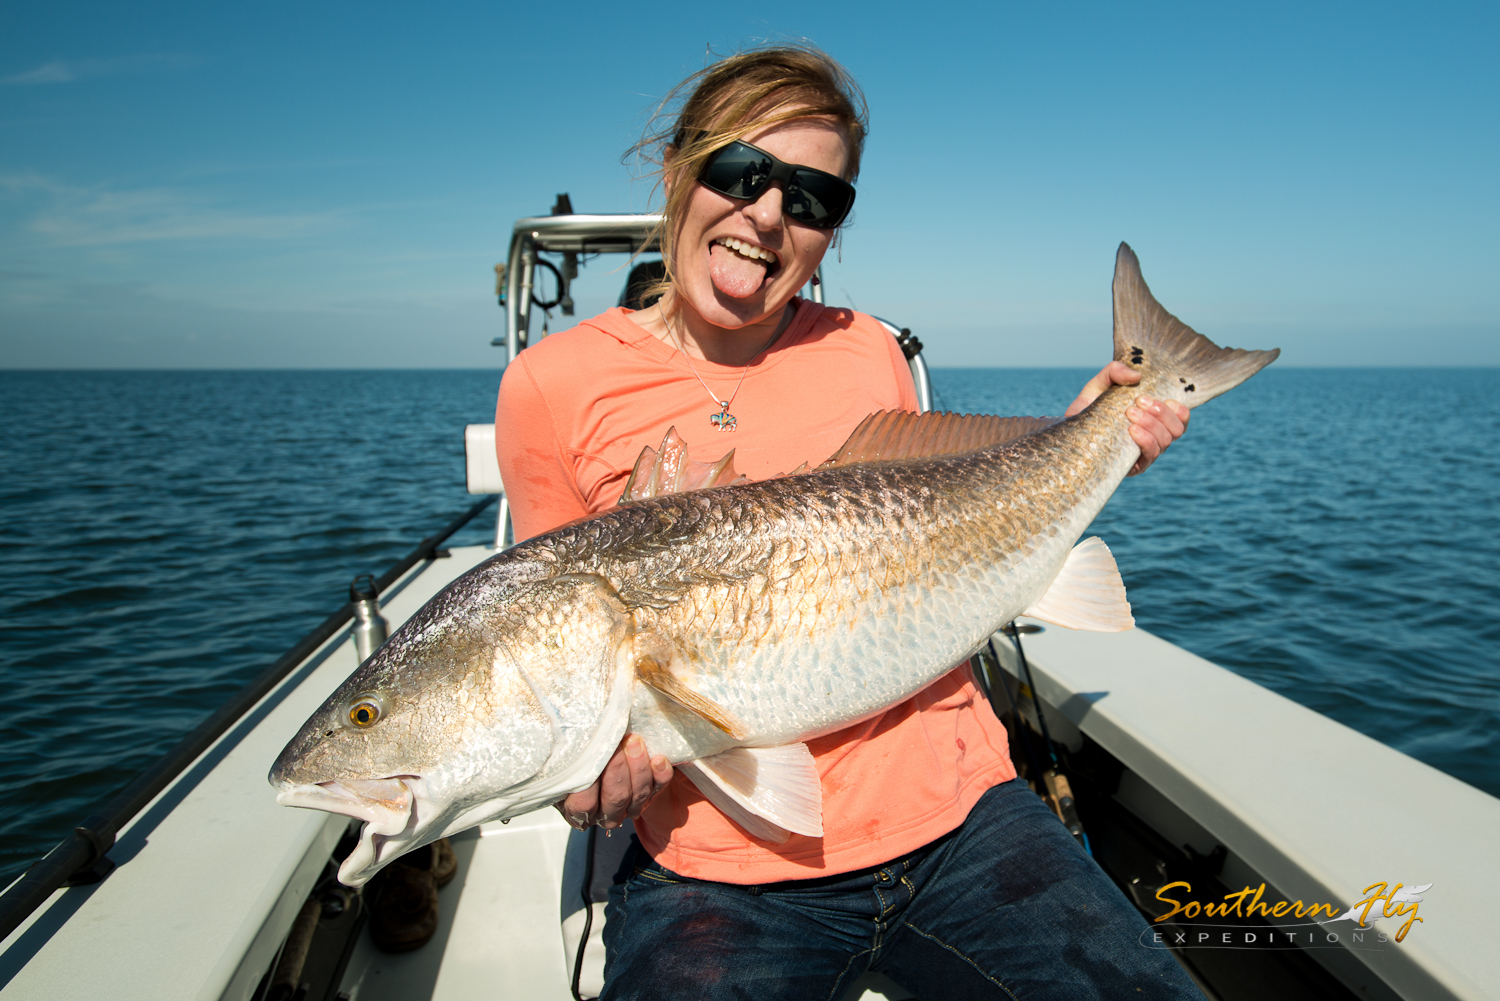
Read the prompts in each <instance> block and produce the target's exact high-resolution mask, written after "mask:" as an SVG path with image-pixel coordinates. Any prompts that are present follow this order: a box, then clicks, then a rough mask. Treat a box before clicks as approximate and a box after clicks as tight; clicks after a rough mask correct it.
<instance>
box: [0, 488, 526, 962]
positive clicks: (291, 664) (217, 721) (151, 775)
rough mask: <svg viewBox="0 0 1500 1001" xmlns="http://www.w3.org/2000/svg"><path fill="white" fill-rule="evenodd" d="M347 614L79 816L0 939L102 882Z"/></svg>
mask: <svg viewBox="0 0 1500 1001" xmlns="http://www.w3.org/2000/svg"><path fill="white" fill-rule="evenodd" d="M496 496H498V495H495V494H491V495H490V496H488V497H486V498H484V499H483V500H481V501H479V502H478V503H476V504H474V505H473V506H472V507H470V508H469V509H468V510H467V511H465V512H464V513H463V514H461V515H459V516H458V517H457V518H454V519H453V520H452V521H450V522H449V523H448V524H447V525H445V526H444V527H443V528H442V529H441V530H440V531H439V532H438V533H437V534H436V535H429V536H428V537H427V538H425V539H423V540H422V541H421V543H420V544H419V545H418V546H417V548H415V549H413V550H412V551H411V552H409V553H407V554H406V556H405V557H404V558H403V559H402V560H401V561H400V562H398V563H396V565H395V566H393V567H391V568H390V569H389V570H387V571H386V572H385V573H383V574H381V575H380V576H379V577H377V578H375V590H376V591H377V592H379V591H384V590H386V589H387V588H389V587H390V586H391V585H392V584H394V583H396V581H398V580H400V579H401V577H402V576H403V575H404V574H405V573H406V572H407V571H408V570H410V569H411V568H412V567H414V566H416V565H417V564H418V563H420V562H422V561H423V560H429V559H437V558H439V557H442V556H447V555H448V554H447V552H446V551H445V550H442V549H440V548H439V547H440V546H441V545H442V544H443V543H444V542H446V541H448V539H449V538H450V537H451V536H452V535H453V533H455V532H457V531H458V530H459V529H460V528H463V527H464V526H465V525H467V524H468V523H469V521H470V520H472V519H473V517H474V516H475V515H477V514H478V513H479V512H481V511H483V510H484V509H485V508H487V507H489V506H490V505H491V504H493V503H494V502H495V498H496ZM353 615H354V602H353V601H350V602H346V603H345V604H344V606H343V607H342V608H340V609H339V610H338V611H336V612H334V613H333V614H332V615H330V616H328V618H326V619H324V620H323V621H322V623H321V624H319V626H318V627H317V628H316V629H314V630H313V631H312V632H310V633H308V634H307V635H306V636H304V637H303V638H302V639H301V641H300V642H298V643H297V645H296V646H294V647H292V648H291V649H290V650H288V651H287V652H286V653H285V654H283V655H282V656H281V658H280V659H279V660H277V661H276V662H275V663H274V664H272V665H271V666H270V667H268V668H266V669H265V670H264V671H262V672H261V673H260V675H258V676H257V677H256V678H255V679H254V680H253V681H251V682H250V684H248V685H246V686H245V687H244V688H243V689H241V691H240V693H239V694H238V695H236V696H235V697H234V698H232V699H230V700H229V701H228V702H226V703H224V705H222V706H220V707H219V709H218V710H217V711H216V712H215V713H214V714H213V715H212V716H210V717H209V718H208V719H206V720H204V721H203V722H202V723H200V724H199V725H198V727H197V728H196V729H194V730H193V731H192V732H191V733H189V734H188V735H187V736H185V737H183V738H182V740H180V741H178V742H177V746H175V747H173V748H172V749H171V750H170V751H168V752H167V753H166V754H164V755H162V757H161V758H159V759H158V760H157V762H156V764H154V765H152V766H151V767H150V768H148V769H146V770H145V771H144V772H142V773H141V774H140V775H138V776H136V778H135V780H134V781H133V782H131V783H130V785H128V786H126V787H125V788H124V789H122V790H121V791H120V792H118V793H116V794H115V796H114V798H112V799H111V800H110V801H109V802H108V803H106V804H105V805H104V807H103V808H102V809H100V811H99V812H98V813H91V814H89V815H88V816H87V817H85V818H84V819H83V822H82V823H80V824H79V825H78V826H76V827H74V828H73V832H72V833H71V834H69V835H68V836H67V837H66V838H64V839H63V840H62V841H61V842H60V843H59V844H58V845H57V847H56V848H53V849H52V850H51V851H50V852H48V853H47V854H46V855H45V856H43V857H42V859H41V860H40V861H38V862H37V863H36V864H34V865H33V866H32V867H31V868H30V869H28V870H26V872H25V873H23V874H22V875H21V878H20V879H18V880H16V881H15V883H13V884H11V887H10V889H8V890H6V891H5V894H4V895H3V896H0V940H4V939H5V938H6V937H7V936H9V935H10V933H11V932H13V931H15V930H16V929H17V928H18V927H20V925H21V922H23V921H25V920H26V919H27V918H28V917H29V916H30V915H31V913H32V912H33V911H35V910H36V909H37V908H38V907H40V906H42V904H44V903H45V902H46V901H47V898H48V897H50V896H52V893H53V891H55V890H58V889H60V888H61V887H64V886H86V885H88V884H90V883H97V882H99V881H100V880H102V879H104V878H105V877H106V876H108V875H109V874H110V872H112V871H113V870H114V867H115V863H114V861H113V860H112V859H110V858H109V857H108V854H107V853H108V852H109V850H110V849H111V848H113V847H114V844H115V835H117V834H119V832H120V829H121V828H122V827H124V826H125V825H126V824H128V823H129V822H130V821H131V819H132V818H134V817H135V816H136V815H137V814H138V813H140V812H141V811H142V810H144V809H145V808H146V806H147V804H149V803H150V802H151V801H152V800H153V799H155V798H156V795H157V793H159V792H161V791H162V790H163V789H165V788H166V787H167V786H168V785H170V784H171V782H172V780H173V779H175V778H176V777H177V776H178V775H180V774H181V773H182V772H183V771H184V770H185V769H186V768H187V767H188V766H189V765H191V764H192V763H193V762H194V761H196V760H197V759H198V756H199V755H201V754H202V753H203V752H204V751H206V750H208V749H209V747H211V746H212V745H213V743H214V742H215V741H216V740H218V739H219V737H221V736H222V735H223V734H224V732H225V731H226V730H228V729H229V728H230V727H231V726H233V725H234V724H235V723H236V722H237V721H238V720H239V719H240V717H242V716H244V715H245V714H246V713H247V712H249V711H250V710H251V709H252V708H254V707H255V705H256V704H257V703H259V702H260V700H261V699H262V698H264V697H265V696H266V695H267V694H268V693H270V692H271V691H272V690H273V689H274V688H276V686H277V685H279V684H280V683H281V681H282V680H283V679H284V678H285V677H286V676H287V675H288V674H290V673H291V672H292V670H293V669H295V668H296V667H297V666H298V665H299V664H301V663H302V662H303V661H305V660H306V659H307V658H308V657H310V656H311V655H312V654H313V652H314V651H316V650H317V649H318V648H319V647H321V646H322V645H323V644H324V643H325V642H327V641H328V639H329V638H330V637H332V636H333V635H334V634H335V633H337V632H338V631H339V630H340V629H342V628H343V627H344V624H345V623H347V622H348V621H349V620H350V619H351V618H352V617H353Z"/></svg>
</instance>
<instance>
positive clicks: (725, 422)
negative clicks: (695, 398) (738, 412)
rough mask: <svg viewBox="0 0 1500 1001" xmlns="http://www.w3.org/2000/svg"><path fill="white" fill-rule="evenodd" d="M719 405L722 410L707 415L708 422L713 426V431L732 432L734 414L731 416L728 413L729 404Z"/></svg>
mask: <svg viewBox="0 0 1500 1001" xmlns="http://www.w3.org/2000/svg"><path fill="white" fill-rule="evenodd" d="M719 405H720V406H721V407H723V408H724V409H723V410H721V411H720V412H719V413H717V414H709V415H708V422H709V423H710V424H712V425H713V426H714V429H715V430H718V431H733V430H734V425H735V423H736V421H735V419H734V414H731V413H730V412H729V404H727V403H721V404H719Z"/></svg>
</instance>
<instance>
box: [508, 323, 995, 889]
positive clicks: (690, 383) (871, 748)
mask: <svg viewBox="0 0 1500 1001" xmlns="http://www.w3.org/2000/svg"><path fill="white" fill-rule="evenodd" d="M693 364H694V366H695V367H696V369H697V371H698V373H699V374H700V375H701V376H702V377H703V379H704V380H705V381H706V382H707V383H708V386H709V387H711V388H712V389H713V391H714V392H715V393H716V394H719V395H720V396H721V397H724V396H728V395H729V394H730V393H733V392H734V387H735V384H736V382H737V381H738V380H739V379H740V375H741V372H742V371H744V382H743V384H741V385H740V388H739V392H738V393H737V394H736V395H735V397H734V404H733V406H732V407H731V408H730V410H731V413H733V414H734V415H735V417H736V419H737V421H738V425H737V429H736V431H735V432H734V433H733V434H724V433H720V432H718V431H717V430H716V429H715V428H714V427H713V426H712V425H710V423H709V420H708V417H709V415H710V414H712V413H716V412H717V411H718V409H719V408H718V407H716V406H714V405H713V404H712V403H711V402H710V396H709V392H708V390H707V389H705V388H704V387H703V386H702V385H700V384H699V382H698V379H697V377H696V376H695V375H694V374H693V370H692V369H691V368H689V366H688V364H687V362H686V361H685V360H684V359H683V356H682V354H681V353H680V352H678V351H677V350H676V349H675V348H673V347H671V346H669V345H667V344H665V343H663V342H662V341H660V340H658V339H657V338H655V337H653V336H652V335H651V334H650V333H649V332H647V331H646V330H645V329H644V328H642V327H640V326H637V325H636V324H635V323H633V322H632V321H631V319H630V311H629V310H625V309H611V310H609V311H608V312H605V313H604V314H602V315H600V316H597V317H594V318H593V319H591V320H585V321H584V322H583V323H580V324H579V325H578V326H576V327H574V328H573V329H571V330H568V331H565V332H563V333H560V334H555V335H553V336H551V337H548V338H546V339H545V340H543V341H541V342H540V343H538V344H537V345H535V346H534V347H531V348H528V349H527V350H526V351H524V352H523V353H521V354H520V355H519V356H517V358H516V360H515V361H514V362H513V363H512V364H511V366H510V367H509V368H508V369H507V370H506V373H505V377H504V380H503V381H502V383H501V386H500V398H499V402H498V404H497V406H496V410H495V426H496V435H495V439H496V443H497V449H498V453H499V460H500V471H501V475H502V476H503V478H504V480H505V488H506V493H507V496H508V497H509V498H510V503H511V517H512V519H513V524H514V525H515V530H516V537H517V538H520V539H525V538H530V537H531V536H534V535H539V534H541V533H542V532H545V531H548V530H550V529H552V528H556V527H557V526H559V525H562V524H565V523H567V522H569V521H572V520H574V519H576V518H581V517H584V516H586V515H589V514H594V513H597V512H599V511H603V510H605V509H606V508H609V507H611V506H613V505H614V503H615V502H616V500H617V499H618V498H619V495H620V492H621V490H622V489H623V488H624V484H625V480H626V479H627V478H628V477H629V475H630V470H631V468H632V466H633V465H634V464H635V460H636V458H637V456H639V454H640V451H641V449H642V447H644V446H646V445H650V446H652V447H656V446H657V445H659V444H660V443H661V439H662V436H663V435H665V434H666V432H667V429H668V428H670V427H673V426H675V427H676V428H677V433H678V434H679V435H680V436H681V437H682V438H683V439H684V441H686V443H687V445H688V447H689V450H690V452H691V454H692V455H693V457H694V458H696V459H700V460H707V461H712V460H715V459H718V458H719V457H720V456H721V455H722V454H723V453H724V452H726V451H728V450H729V449H730V448H733V449H734V450H735V467H736V468H737V469H738V470H739V471H740V472H742V473H744V474H746V475H747V476H749V477H750V478H751V479H763V478H765V477H768V476H773V475H775V474H777V473H783V472H787V471H789V470H792V469H794V468H796V467H797V466H798V465H800V464H801V463H803V462H811V463H813V464H817V463H818V462H821V461H823V460H824V459H826V458H827V457H828V456H830V455H832V454H833V453H834V452H835V451H836V450H837V449H838V447H839V446H840V445H841V444H843V442H844V440H845V439H846V438H847V437H848V436H849V434H850V432H852V431H853V430H854V428H855V426H856V425H858V423H859V422H860V421H861V420H862V419H863V418H864V417H866V416H867V415H869V414H871V413H873V412H875V411H877V410H915V409H916V407H917V401H916V391H915V388H914V387H913V385H912V381H911V374H910V371H909V370H908V368H907V365H906V360H905V358H903V357H902V355H901V351H900V348H899V347H898V346H897V345H896V343H895V341H894V340H893V339H892V338H891V336H890V335H889V334H888V333H887V332H886V330H885V328H883V327H882V326H881V325H880V324H879V323H877V322H876V321H875V320H873V319H871V318H870V317H868V316H865V315H863V314H860V313H856V312H853V311H851V310H846V309H831V308H827V307H823V306H818V305H816V304H815V303H811V302H806V301H797V312H796V315H795V317H794V319H793V320H792V322H791V324H790V325H788V327H787V329H786V331H785V332H784V333H783V334H782V336H781V337H780V339H778V341H777V342H776V344H775V345H773V346H772V347H771V349H770V350H768V351H767V352H765V354H763V355H761V356H760V357H759V358H757V359H756V360H755V361H754V362H753V363H752V364H751V366H750V368H749V370H748V371H745V370H744V369H743V367H742V366H723V365H716V364H714V363H712V362H707V361H696V362H694V363H693ZM808 746H809V748H810V749H811V750H812V753H813V758H814V760H815V762H816V764H817V768H818V773H819V775H820V776H821V777H822V782H823V830H824V836H823V837H822V838H807V837H802V836H800V835H793V836H792V838H791V840H790V841H788V842H787V843H786V844H783V845H772V844H769V843H767V842H763V841H757V840H755V839H754V838H751V837H750V836H749V835H747V834H746V833H745V832H744V831H743V830H741V829H740V828H739V827H738V826H736V825H735V824H734V823H732V822H731V821H729V820H728V819H727V818H726V817H724V815H723V814H721V813H720V812H719V811H718V810H717V809H715V808H714V807H713V806H712V805H711V804H709V803H708V801H707V800H705V799H704V798H703V796H702V795H701V794H700V793H699V792H698V790H697V789H696V788H694V787H693V785H692V783H691V782H689V781H688V780H687V779H685V778H684V777H682V776H681V775H678V776H675V777H674V778H673V780H672V783H671V784H670V785H669V786H668V788H667V789H666V790H665V791H664V792H663V793H662V794H661V795H660V796H658V797H657V798H656V799H655V800H653V801H652V803H651V805H650V806H649V807H647V809H646V811H645V812H644V813H643V814H642V815H641V817H640V818H639V819H638V820H637V821H636V824H635V827H636V832H637V834H638V835H639V836H640V839H641V843H642V844H643V845H644V847H645V848H646V850H647V851H648V852H650V853H651V855H652V857H654V858H655V859H656V860H657V861H658V862H660V863H661V864H662V865H664V866H666V867H667V868H669V869H671V870H673V871H675V872H679V873H681V874H683V875H685V876H689V877H692V878H695V879H709V880H715V881H718V882H726V883H738V884H761V883H771V882H778V881H781V880H788V879H808V878H811V877H815V876H825V875H832V874H836V873H840V872H849V871H852V870H855V869H862V868H865V867H868V866H873V865H878V864H880V863H882V862H886V861H889V860H891V859H893V858H896V857H898V856H900V855H902V854H905V853H907V852H910V851H912V850H914V849H916V848H918V847H920V846H922V845H925V844H927V843H928V842H930V841H932V840H934V839H936V838H938V837H941V836H942V835H944V834H946V833H948V832H949V831H951V830H953V829H954V828H955V827H957V826H958V825H959V824H961V823H962V822H963V819H964V817H966V816H967V815H968V812H969V809H970V808H971V807H972V806H973V805H974V803H975V801H977V800H978V799H979V797H980V796H981V795H982V794H983V793H984V792H985V790H987V789H989V788H990V787H991V786H994V785H996V784H997V783H1000V782H1004V781H1007V780H1009V779H1011V778H1014V777H1015V774H1016V772H1015V769H1014V767H1013V766H1012V765H1011V762H1010V757H1009V754H1008V753H1007V748H1006V737H1005V729H1004V727H1002V726H1001V725H1000V722H999V720H998V719H996V717H995V714H994V712H993V711H992V710H991V709H990V707H989V704H988V703H987V702H986V701H985V699H984V698H983V696H982V695H981V694H980V693H979V692H978V690H977V688H976V686H975V683H974V678H973V676H972V674H971V673H970V671H969V669H968V668H967V666H965V667H961V668H958V669H957V670H954V671H952V672H951V673H949V674H947V675H945V676H944V677H942V678H940V679H939V680H938V681H936V682H934V683H933V684H931V685H929V686H928V687H927V688H926V689H924V690H923V691H921V692H919V693H918V694H917V695H916V696H915V697H913V698H911V699H909V700H907V701H906V702H903V703H901V704H900V705H898V706H895V707H893V708H891V709H888V710H887V711H886V712H884V713H882V714H881V715H879V716H876V717H874V718H873V719H869V720H866V721H865V722H863V723H859V724H857V725H855V726H852V727H850V728H848V729H847V730H841V731H839V732H838V733H834V734H829V735H828V736H825V737H820V738H818V739H816V740H813V741H810V742H809V744H808Z"/></svg>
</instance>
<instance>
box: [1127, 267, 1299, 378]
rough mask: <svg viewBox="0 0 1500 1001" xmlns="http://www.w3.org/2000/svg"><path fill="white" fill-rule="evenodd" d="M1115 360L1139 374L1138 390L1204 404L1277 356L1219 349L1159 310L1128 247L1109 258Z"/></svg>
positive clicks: (1160, 305) (1277, 353)
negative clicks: (1112, 264) (1111, 262)
mask: <svg viewBox="0 0 1500 1001" xmlns="http://www.w3.org/2000/svg"><path fill="white" fill-rule="evenodd" d="M1114 293H1115V360H1117V361H1123V362H1124V363H1125V364H1126V365H1129V366H1130V367H1131V368H1133V369H1135V370H1136V371H1138V372H1140V373H1141V377H1142V378H1141V388H1142V389H1143V390H1147V391H1148V392H1151V393H1152V394H1153V395H1156V396H1165V397H1168V398H1171V399H1176V400H1181V401H1182V402H1183V403H1185V404H1187V405H1188V406H1189V407H1196V406H1198V405H1199V404H1200V403H1207V402H1208V401H1209V400H1211V399H1213V398H1214V397H1215V396H1218V395H1219V394H1221V393H1227V392H1229V390H1231V389H1233V388H1234V387H1235V386H1238V385H1239V384H1240V383H1242V382H1244V381H1245V380H1246V379H1248V378H1250V377H1251V376H1252V375H1254V374H1255V373H1256V372H1259V371H1260V370H1261V369H1263V368H1265V367H1266V366H1267V365H1269V364H1271V362H1273V361H1275V360H1276V356H1277V355H1279V354H1281V349H1280V348H1275V349H1273V350H1270V351H1245V350H1242V349H1240V348H1221V347H1219V346H1218V345H1217V344H1215V343H1214V342H1213V341H1211V340H1209V339H1208V338H1207V337H1204V336H1203V335H1202V334H1200V333H1198V332H1197V331H1196V330H1194V329H1193V328H1192V327H1189V326H1188V325H1187V324H1185V323H1183V322H1182V321H1181V320H1179V319H1177V317H1175V316H1173V315H1172V314H1171V313H1168V312H1167V311H1166V310H1165V309H1163V308H1162V304H1161V303H1159V302H1157V301H1156V297H1155V296H1153V295H1152V294H1151V290H1150V289H1149V288H1147V287H1146V280H1145V279H1144V278H1142V277H1141V262H1140V261H1139V260H1138V259H1137V258H1136V256H1135V251H1133V250H1131V249H1130V246H1129V245H1128V244H1124V243H1122V244H1120V252H1119V253H1118V254H1117V255H1116V256H1115V285H1114Z"/></svg>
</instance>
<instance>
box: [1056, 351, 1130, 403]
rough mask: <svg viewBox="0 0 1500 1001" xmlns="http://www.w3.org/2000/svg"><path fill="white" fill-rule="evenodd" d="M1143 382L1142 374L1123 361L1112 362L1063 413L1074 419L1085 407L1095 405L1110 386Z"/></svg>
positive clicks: (1100, 371) (1090, 381) (1101, 370)
mask: <svg viewBox="0 0 1500 1001" xmlns="http://www.w3.org/2000/svg"><path fill="white" fill-rule="evenodd" d="M1140 381H1141V373H1139V372H1137V371H1136V370H1135V369H1133V368H1131V367H1130V366H1129V365H1127V364H1125V363H1124V362H1122V361H1112V362H1110V363H1109V364H1108V365H1106V366H1104V367H1103V368H1101V369H1100V370H1099V374H1098V375H1096V376H1094V377H1093V378H1092V379H1090V380H1089V381H1088V382H1086V383H1084V385H1083V391H1082V392H1081V393H1079V394H1078V399H1076V400H1074V401H1073V403H1072V405H1071V406H1069V407H1068V409H1067V410H1065V411H1063V416H1064V417H1072V416H1073V415H1074V414H1076V413H1078V412H1080V411H1081V410H1083V408H1084V407H1086V406H1088V405H1089V404H1090V403H1093V402H1094V401H1095V400H1097V399H1098V398H1099V394H1101V393H1103V392H1104V391H1105V390H1106V389H1108V388H1109V387H1110V386H1134V385H1135V384H1136V383H1138V382H1140Z"/></svg>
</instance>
